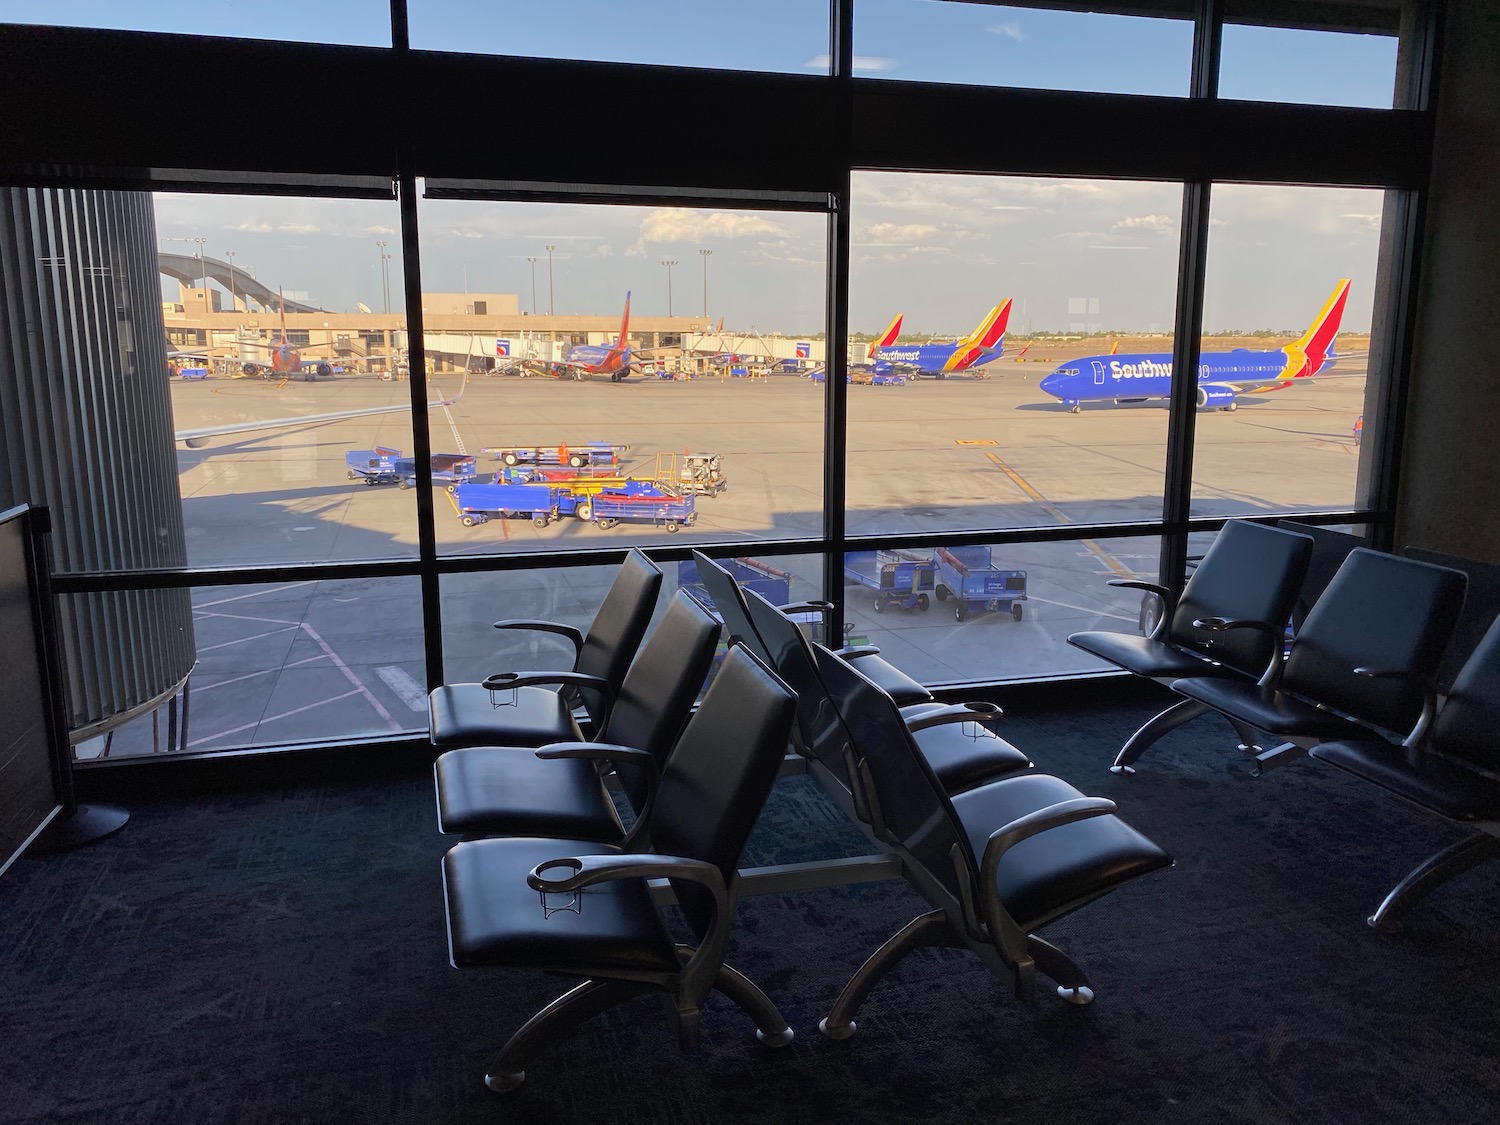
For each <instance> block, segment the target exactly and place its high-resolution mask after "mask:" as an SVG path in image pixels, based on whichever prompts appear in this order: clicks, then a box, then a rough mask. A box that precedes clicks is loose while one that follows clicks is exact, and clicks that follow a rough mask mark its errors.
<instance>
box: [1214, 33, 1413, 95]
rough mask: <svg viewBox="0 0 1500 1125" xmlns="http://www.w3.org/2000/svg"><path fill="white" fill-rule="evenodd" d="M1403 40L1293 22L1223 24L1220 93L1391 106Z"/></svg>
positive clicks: (1390, 36) (1392, 36)
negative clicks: (1296, 25)
mask: <svg viewBox="0 0 1500 1125" xmlns="http://www.w3.org/2000/svg"><path fill="white" fill-rule="evenodd" d="M1397 47H1398V40H1397V38H1396V36H1395V34H1394V33H1392V34H1386V35H1369V34H1351V33H1348V32H1339V31H1327V30H1318V31H1313V30H1304V29H1301V28H1289V27H1249V26H1245V25H1243V24H1233V23H1226V24H1225V25H1224V46H1223V50H1222V52H1221V53H1220V56H1219V58H1220V70H1219V96H1220V97H1222V98H1237V99H1242V100H1250V101H1262V102H1296V103H1300V104H1308V105H1347V106H1368V107H1370V108H1371V109H1390V108H1391V106H1392V104H1393V101H1394V93H1395V86H1396V53H1397Z"/></svg>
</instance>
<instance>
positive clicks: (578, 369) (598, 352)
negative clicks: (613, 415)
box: [558, 293, 630, 383]
mask: <svg viewBox="0 0 1500 1125" xmlns="http://www.w3.org/2000/svg"><path fill="white" fill-rule="evenodd" d="M558 366H559V367H566V368H567V369H568V370H570V371H571V372H573V378H575V379H582V378H583V377H584V376H585V375H608V376H609V381H610V382H611V383H618V382H620V381H621V380H623V379H624V378H625V377H626V376H627V375H629V374H630V294H629V293H626V294H625V318H624V319H623V320H621V321H620V339H619V340H618V341H617V342H616V343H614V344H611V345H609V346H608V347H606V346H605V345H603V344H575V345H574V346H573V347H571V348H569V349H568V354H567V355H566V356H564V357H563V359H562V361H561V362H560V363H559V364H558Z"/></svg>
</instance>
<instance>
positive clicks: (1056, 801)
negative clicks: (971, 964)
mask: <svg viewBox="0 0 1500 1125" xmlns="http://www.w3.org/2000/svg"><path fill="white" fill-rule="evenodd" d="M818 656H819V657H820V659H819V668H820V669H821V670H822V671H823V674H824V679H825V682H826V683H827V684H828V687H829V690H830V691H831V693H832V696H831V698H832V700H833V705H834V707H835V708H836V709H837V710H838V712H839V714H840V716H841V718H842V720H843V723H844V725H845V727H846V728H847V729H848V731H849V733H850V736H851V742H850V744H849V753H848V757H849V763H850V772H851V774H852V775H853V781H854V785H855V792H856V804H857V805H859V806H860V807H861V808H862V809H863V811H864V814H865V819H866V821H867V823H868V825H869V834H870V835H871V836H872V838H874V839H875V840H876V841H877V842H880V843H882V844H883V845H885V846H886V847H887V848H889V849H891V850H892V851H894V852H895V853H896V854H897V855H899V856H900V857H901V859H902V867H903V872H904V874H905V875H906V878H907V880H908V881H909V882H910V883H911V885H912V886H913V888H915V889H916V890H917V892H918V893H920V894H921V895H922V896H923V897H924V898H926V899H927V901H928V902H929V903H930V904H931V905H932V906H933V907H934V909H933V910H931V911H930V912H928V913H925V914H922V915H920V916H918V917H917V918H915V919H914V920H913V921H911V922H909V923H908V924H907V925H906V926H904V927H902V928H901V929H900V930H899V931H897V932H896V933H895V934H894V935H892V937H891V938H889V939H888V940H887V941H886V942H885V943H884V944H883V945H882V946H881V947H880V948H879V949H878V950H876V951H875V953H873V954H872V955H871V956H870V958H869V959H868V960H867V961H866V962H865V963H864V965H863V966H861V967H860V969H859V970H858V971H857V972H856V973H855V975H854V976H853V977H852V978H851V979H850V981H849V983H848V984H846V985H845V986H844V989H843V991H842V992H841V993H840V995H839V998H838V1000H837V1001H836V1002H835V1004H834V1006H833V1009H832V1011H831V1012H830V1014H829V1015H828V1017H827V1019H825V1020H824V1021H823V1022H822V1023H821V1024H820V1025H819V1026H820V1028H821V1030H822V1031H823V1033H824V1034H825V1035H827V1036H829V1037H830V1038H834V1039H843V1038H847V1037H848V1036H849V1035H852V1034H853V1033H854V1030H855V1026H856V1025H855V1023H854V1016H855V1014H856V1013H857V1011H858V1009H859V1007H860V1005H861V1003H863V1001H864V999H865V997H866V996H867V995H868V994H869V992H870V990H871V989H872V988H873V987H874V985H875V984H876V982H878V981H879V980H880V978H881V977H882V976H884V975H885V974H886V973H887V972H889V971H890V970H891V969H892V968H893V967H894V966H895V965H896V963H897V962H899V961H900V960H901V958H902V957H904V956H905V955H906V954H907V953H909V952H911V951H912V950H913V949H916V948H919V947H922V946H955V947H958V948H963V949H970V950H973V951H974V952H975V953H977V954H978V955H979V957H980V959H981V960H982V961H983V962H984V963H985V964H986V965H987V966H988V967H989V968H990V969H991V971H992V972H994V973H995V974H996V975H997V976H998V977H1000V978H1001V979H1003V980H1009V981H1010V982H1011V983H1012V984H1013V986H1014V988H1015V992H1016V995H1017V996H1019V997H1021V998H1023V999H1025V998H1029V997H1030V996H1031V994H1032V992H1033V990H1034V987H1035V974H1036V973H1037V972H1041V973H1043V974H1044V975H1046V976H1048V977H1050V978H1051V979H1052V980H1053V981H1055V982H1056V983H1057V985H1058V994H1059V995H1060V996H1062V997H1063V998H1064V999H1066V1000H1069V1001H1071V1002H1073V1003H1077V1004H1087V1003H1088V1002H1089V1001H1091V1000H1092V999H1093V991H1092V989H1091V988H1090V987H1089V982H1088V977H1087V975H1086V974H1085V973H1084V971H1083V970H1082V969H1081V968H1080V967H1079V966H1078V965H1077V964H1076V963H1075V962H1074V961H1073V960H1072V958H1070V957H1069V956H1068V955H1067V954H1065V953H1063V952H1062V951H1061V950H1060V949H1058V948H1057V947H1056V946H1054V945H1051V944H1050V943H1048V942H1046V941H1044V940H1043V939H1042V938H1040V937H1039V936H1037V931H1038V930H1039V929H1041V928H1042V927H1044V926H1046V925H1047V924H1048V923H1050V922H1054V921H1056V920H1057V919H1059V918H1062V917H1064V916H1065V915H1068V914H1071V913H1072V912H1073V911H1075V910H1077V909H1078V908H1079V907H1081V906H1084V905H1085V904H1087V903H1089V902H1092V901H1093V900H1095V899H1097V898H1099V897H1101V896H1103V895H1105V894H1108V893H1109V892H1110V891H1113V890H1115V889H1117V888H1118V887H1120V886H1123V885H1124V884H1125V883H1128V882H1130V881H1131V880H1132V879H1135V878H1137V877H1139V876H1141V875H1145V874H1147V873H1149V872H1151V871H1156V870H1159V869H1161V868H1163V867H1168V866H1170V865H1171V862H1172V861H1171V858H1170V857H1169V856H1168V855H1167V854H1166V853H1165V852H1163V851H1162V850H1161V849H1160V848H1158V847H1157V846H1156V845H1155V844H1153V843H1152V842H1151V841H1150V840H1148V839H1146V837H1144V836H1142V835H1141V834H1140V833H1139V832H1137V831H1135V829H1133V828H1131V827H1130V826H1129V825H1127V824H1125V822H1124V821H1122V820H1120V819H1118V818H1117V817H1115V816H1114V815H1112V814H1113V812H1114V809H1115V806H1114V803H1113V802H1111V801H1107V800H1104V799H1102V798H1098V797H1087V796H1085V795H1084V794H1082V793H1080V792H1079V791H1078V790H1077V789H1075V788H1073V786H1071V785H1069V784H1068V783H1067V782H1065V781H1063V780H1061V779H1060V778H1056V777H1051V776H1048V775H1046V774H1042V773H1039V772H1031V771H1028V772H1023V773H1019V774H1015V775H1012V776H1010V777H1004V778H1000V779H999V780H996V781H991V782H988V783H986V784H984V785H980V786H977V787H975V788H972V789H969V790H966V791H965V792H963V793H960V794H956V795H952V796H950V795H949V794H948V793H947V792H945V791H944V787H943V785H942V783H941V782H940V781H939V780H938V777H937V775H936V774H935V773H934V772H933V770H932V768H931V766H929V765H928V763H927V760H926V758H925V757H924V755H923V754H922V753H921V752H920V751H919V750H918V748H917V745H916V742H915V740H914V739H913V738H912V736H911V734H910V732H908V730H907V728H906V724H905V723H904V722H902V721H901V716H900V715H899V713H898V712H897V710H896V707H895V705H894V703H893V702H892V701H891V698H890V697H889V696H888V695H886V694H885V693H884V692H882V691H881V690H880V689H879V688H878V687H876V685H875V684H873V683H872V682H871V681H870V680H868V679H866V678H865V677H863V676H862V675H860V673H859V671H858V670H857V669H856V668H854V667H851V666H850V665H848V664H845V663H843V662H842V661H839V660H836V659H831V658H829V657H828V656H827V654H826V650H825V651H821V652H819V653H818Z"/></svg>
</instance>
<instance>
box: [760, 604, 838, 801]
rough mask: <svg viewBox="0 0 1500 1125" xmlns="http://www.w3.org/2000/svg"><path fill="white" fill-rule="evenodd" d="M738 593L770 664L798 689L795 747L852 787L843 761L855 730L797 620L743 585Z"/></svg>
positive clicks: (788, 683) (790, 685) (794, 689)
mask: <svg viewBox="0 0 1500 1125" xmlns="http://www.w3.org/2000/svg"><path fill="white" fill-rule="evenodd" d="M740 593H741V594H742V595H743V601H742V602H741V603H740V604H741V605H743V606H744V608H745V610H746V612H747V613H748V614H749V618H750V624H751V626H752V627H753V628H754V630H755V632H756V635H757V636H759V638H760V640H761V643H762V644H763V645H764V646H765V648H766V649H767V651H768V653H769V656H770V660H769V663H770V665H771V667H772V668H774V669H776V674H777V675H779V676H780V677H781V678H782V679H783V680H785V681H786V683H787V686H788V687H790V688H791V689H792V690H793V691H794V692H796V693H797V728H798V732H799V734H800V739H799V746H798V749H799V750H801V752H802V753H803V754H804V755H806V756H807V757H809V758H811V759H812V760H813V761H816V762H818V763H819V764H821V765H823V766H824V767H826V768H827V769H828V770H829V771H830V772H831V773H832V774H833V775H834V777H835V778H836V779H837V780H838V782H839V784H840V785H842V786H843V787H844V788H845V789H846V790H848V791H849V792H850V793H853V791H854V789H853V784H852V780H851V779H850V777H849V775H848V770H847V769H846V768H845V761H844V747H845V746H847V745H849V744H850V743H851V742H852V741H853V736H852V735H851V734H850V733H849V730H848V728H847V727H846V726H845V725H844V721H843V719H842V718H841V717H840V715H839V713H838V710H837V708H835V707H834V705H833V700H832V699H831V698H830V697H829V692H828V688H827V687H826V686H825V684H824V681H823V676H822V673H821V672H820V671H819V670H818V663H817V660H816V657H815V655H814V652H815V648H814V646H813V645H812V643H811V642H810V641H808V639H807V638H806V637H805V636H803V635H802V630H801V629H799V628H797V623H796V622H795V621H793V620H792V619H791V618H790V617H788V616H787V615H786V614H784V613H782V612H781V610H779V609H777V608H776V607H775V606H773V605H772V604H771V603H770V602H768V601H766V599H765V598H763V597H761V596H760V595H759V594H757V593H756V592H755V591H754V590H744V589H742V590H740ZM829 655H830V656H831V657H832V658H833V659H835V660H837V659H839V658H838V657H836V656H832V654H831V653H830V654H829Z"/></svg>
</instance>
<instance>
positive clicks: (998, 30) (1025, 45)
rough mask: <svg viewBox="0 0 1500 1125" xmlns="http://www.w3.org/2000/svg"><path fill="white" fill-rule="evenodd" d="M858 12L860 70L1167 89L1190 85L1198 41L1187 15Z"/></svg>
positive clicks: (888, 6) (1049, 85)
mask: <svg viewBox="0 0 1500 1125" xmlns="http://www.w3.org/2000/svg"><path fill="white" fill-rule="evenodd" d="M1179 14H1180V13H1179ZM854 17H855V21H854V52H855V55H854V73H855V75H856V76H858V77H868V78H896V79H905V80H908V81H921V82H960V83H964V84H966V85H977V86H1021V87H1027V88H1030V89H1037V90H1081V91H1088V92H1093V93H1110V94H1157V95H1162V96H1167V97H1186V96H1187V93H1188V76H1189V68H1190V64H1191V58H1192V45H1193V25H1192V22H1191V21H1190V20H1188V19H1182V18H1176V19H1162V18H1144V17H1141V16H1138V15H1132V16H1117V15H1108V14H1102V13H1099V12H1094V11H1076V12H1069V11H1057V10H1054V8H1053V6H1050V5H1049V6H1048V7H1047V8H1029V7H1027V6H1025V5H1024V4H1015V5H1008V6H1006V5H998V4H983V3H980V4H957V3H948V2H946V0H943V2H933V0H860V2H859V3H858V4H857V5H856V7H855V10H854Z"/></svg>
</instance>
